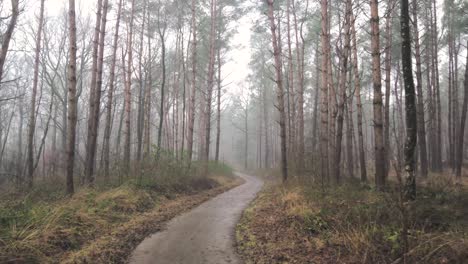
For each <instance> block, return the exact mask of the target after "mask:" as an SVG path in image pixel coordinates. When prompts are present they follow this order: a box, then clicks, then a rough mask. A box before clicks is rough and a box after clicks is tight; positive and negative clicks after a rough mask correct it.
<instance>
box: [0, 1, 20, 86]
mask: <svg viewBox="0 0 468 264" xmlns="http://www.w3.org/2000/svg"><path fill="white" fill-rule="evenodd" d="M18 5H19V0H11V18H10V22H9V23H8V27H7V30H6V31H5V33H4V34H3V35H2V49H1V50H0V83H1V81H2V78H3V66H4V65H5V60H6V56H7V53H8V47H9V46H10V40H11V37H12V35H13V31H14V30H15V27H16V23H17V21H18V16H19V8H18Z"/></svg>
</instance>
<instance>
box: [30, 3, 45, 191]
mask: <svg viewBox="0 0 468 264" xmlns="http://www.w3.org/2000/svg"><path fill="white" fill-rule="evenodd" d="M44 2H45V0H41V10H40V14H39V26H38V29H37V37H36V51H35V57H34V77H33V87H32V94H31V111H30V114H29V126H28V156H27V157H28V161H27V163H28V179H27V180H28V188H29V189H31V188H32V187H33V176H34V132H35V130H36V95H37V85H38V83H39V60H40V55H41V41H42V27H43V25H44Z"/></svg>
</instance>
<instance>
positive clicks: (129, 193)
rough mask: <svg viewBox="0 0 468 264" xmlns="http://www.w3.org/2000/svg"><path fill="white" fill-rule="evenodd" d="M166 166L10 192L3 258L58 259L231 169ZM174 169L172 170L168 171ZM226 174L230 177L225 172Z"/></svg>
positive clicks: (1, 202)
mask: <svg viewBox="0 0 468 264" xmlns="http://www.w3.org/2000/svg"><path fill="white" fill-rule="evenodd" d="M200 168H201V164H198V163H193V164H192V167H191V168H190V169H187V168H180V169H177V168H175V166H174V167H173V168H168V167H167V166H166V167H165V170H166V171H165V172H164V173H159V172H161V168H160V170H152V172H150V171H149V170H147V172H146V173H144V174H143V175H137V176H136V177H135V176H134V177H127V178H123V177H122V178H121V179H119V180H120V181H121V183H120V184H117V181H118V180H117V179H115V178H114V179H113V180H114V182H112V183H111V184H104V183H100V182H99V181H98V183H97V184H96V185H95V186H94V188H88V187H82V188H80V189H79V190H78V191H77V192H76V194H75V195H74V196H73V197H66V196H65V194H64V192H63V189H62V185H61V184H60V183H59V182H58V183H54V184H51V182H43V183H39V184H37V185H36V187H35V189H34V190H32V191H31V192H29V193H28V194H22V193H19V192H17V193H15V192H12V193H9V194H8V195H3V196H2V197H1V199H0V263H3V262H12V263H57V262H60V259H61V257H63V256H64V254H66V253H68V252H73V251H76V250H79V249H80V248H81V247H82V246H83V245H85V244H86V243H89V242H90V241H92V240H94V239H96V238H98V237H99V236H101V235H102V234H108V233H110V232H112V230H113V229H114V228H116V227H118V226H120V225H121V224H123V223H125V222H127V221H129V220H131V219H132V218H134V217H135V216H137V215H139V214H142V213H144V212H147V211H149V210H152V209H154V208H158V207H159V206H161V205H162V204H163V203H164V202H165V201H166V200H167V199H173V198H176V197H178V196H181V195H191V194H195V193H198V192H200V191H204V190H208V189H212V188H215V187H218V186H220V185H224V184H226V183H228V182H230V181H231V180H232V177H229V176H232V174H233V173H232V170H231V169H230V168H229V167H228V166H226V165H222V164H215V163H210V165H209V175H202V174H201V173H199V170H200ZM169 170H170V171H172V172H171V173H169V172H168V171H169ZM226 176H227V177H226Z"/></svg>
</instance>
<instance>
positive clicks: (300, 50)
mask: <svg viewBox="0 0 468 264" xmlns="http://www.w3.org/2000/svg"><path fill="white" fill-rule="evenodd" d="M291 2H292V8H293V10H292V12H293V17H294V31H295V36H296V53H297V54H296V56H297V66H298V69H297V79H298V87H297V99H298V106H297V118H298V120H297V123H298V131H297V135H298V139H297V170H298V172H299V173H302V172H303V171H304V153H305V141H304V68H305V67H304V66H305V57H304V51H305V44H304V42H305V41H304V37H303V30H302V27H303V24H301V28H300V30H298V22H297V12H296V3H295V0H291ZM306 5H307V6H306V10H305V11H306V12H307V11H308V7H309V2H308V1H307V4H306ZM299 35H300V36H301V40H302V41H301V42H299Z"/></svg>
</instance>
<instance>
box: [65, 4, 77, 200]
mask: <svg viewBox="0 0 468 264" xmlns="http://www.w3.org/2000/svg"><path fill="white" fill-rule="evenodd" d="M75 17H76V15H75V0H69V1H68V19H69V21H68V27H69V34H70V36H69V38H68V39H69V49H70V51H69V56H70V58H69V61H68V70H67V73H68V124H67V163H66V164H67V165H66V167H67V194H68V195H73V193H74V186H73V167H74V163H75V139H76V123H77V102H78V98H77V95H76V49H77V48H76V18H75Z"/></svg>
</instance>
